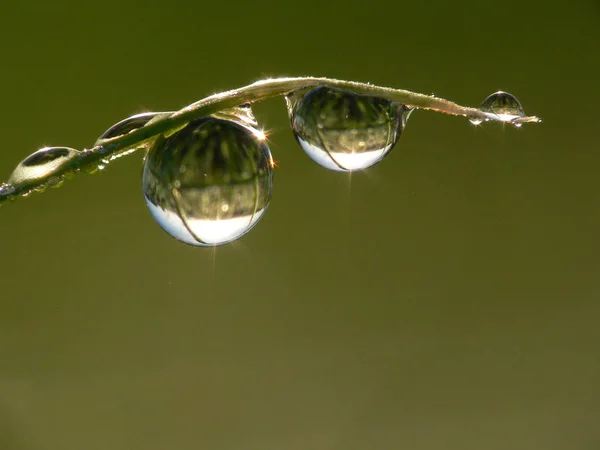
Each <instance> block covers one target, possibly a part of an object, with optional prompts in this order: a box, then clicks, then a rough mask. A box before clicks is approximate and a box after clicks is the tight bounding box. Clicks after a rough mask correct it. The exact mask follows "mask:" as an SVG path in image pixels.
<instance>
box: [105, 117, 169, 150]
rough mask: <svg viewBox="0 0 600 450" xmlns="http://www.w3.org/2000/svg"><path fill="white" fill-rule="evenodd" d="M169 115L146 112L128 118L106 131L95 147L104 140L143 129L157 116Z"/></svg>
mask: <svg viewBox="0 0 600 450" xmlns="http://www.w3.org/2000/svg"><path fill="white" fill-rule="evenodd" d="M165 114H169V113H164V112H146V113H142V114H136V115H135V116H131V117H128V118H127V119H123V120H121V121H120V122H117V123H116V124H114V125H113V126H112V127H110V128H109V129H108V130H106V131H105V132H104V133H102V135H101V136H100V137H99V138H98V139H97V140H96V143H95V144H94V147H95V146H97V145H99V144H100V143H101V142H102V141H103V140H105V139H110V138H114V137H117V136H121V135H123V134H127V133H131V132H132V131H134V130H137V129H138V128H142V127H143V126H144V125H146V124H147V123H148V122H150V121H151V120H152V119H154V118H156V117H157V116H162V115H165Z"/></svg>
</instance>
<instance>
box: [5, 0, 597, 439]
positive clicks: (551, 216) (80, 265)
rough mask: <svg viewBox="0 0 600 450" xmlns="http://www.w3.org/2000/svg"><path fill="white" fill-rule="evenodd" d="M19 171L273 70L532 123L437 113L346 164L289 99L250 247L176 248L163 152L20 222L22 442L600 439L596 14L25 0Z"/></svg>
mask: <svg viewBox="0 0 600 450" xmlns="http://www.w3.org/2000/svg"><path fill="white" fill-rule="evenodd" d="M2 19H3V20H2V27H1V28H0V39H1V42H2V44H1V46H0V57H1V61H2V70H1V71H0V86H2V88H3V95H2V111H3V112H2V113H1V114H2V121H1V122H2V125H1V127H2V135H3V145H2V152H0V171H1V173H2V179H5V178H7V177H8V176H9V174H10V172H11V171H12V169H13V167H14V165H16V163H17V162H18V161H19V160H21V159H22V158H24V157H25V156H26V155H28V154H30V153H31V152H33V151H34V150H36V149H38V148H40V147H42V146H44V145H66V146H71V147H75V148H84V147H89V146H90V145H91V144H92V143H93V142H94V141H95V139H96V137H97V136H98V135H100V134H101V133H102V132H103V131H104V130H105V129H106V128H108V127H109V126H110V125H112V124H113V123H114V122H116V121H118V120H120V119H122V118H124V117H127V116H129V115H131V114H134V113H139V112H143V111H148V110H158V111H161V110H173V109H178V108H180V107H183V106H185V105H187V104H188V103H191V102H193V101H195V100H198V99H200V98H201V97H203V96H205V95H207V94H211V93H214V92H218V91H221V90H226V89H230V88H234V87H238V86H242V85H245V84H248V83H250V82H252V81H255V80H258V79H261V78H264V77H269V76H300V75H313V76H330V77H336V78H342V79H348V80H356V81H368V82H372V83H375V84H380V85H388V86H394V87H399V88H404V89H410V90H414V91H417V92H423V93H432V92H433V93H435V94H437V95H440V96H443V97H446V98H449V99H452V100H455V101H458V102H460V103H463V104H467V105H478V104H479V102H481V100H483V99H484V98H485V97H486V96H487V95H488V94H490V93H492V92H494V91H496V90H498V89H503V90H506V91H509V92H511V93H513V94H515V95H516V96H517V97H518V98H519V99H520V100H521V101H522V103H523V106H524V108H525V111H526V112H527V113H529V114H535V115H539V116H542V117H543V118H544V123H543V124H541V125H530V126H524V127H523V128H522V129H519V130H517V129H514V128H512V127H503V126H502V125H500V124H484V125H483V126H481V127H478V128H475V127H473V126H471V125H470V124H469V123H468V122H467V121H466V120H463V119H459V118H454V117H447V116H443V115H441V114H435V113H428V112H416V113H414V114H413V115H412V116H411V118H410V120H409V123H408V127H407V129H406V132H405V134H404V135H403V136H402V138H401V139H400V142H399V143H398V145H397V146H396V148H395V149H394V150H393V151H392V153H391V155H390V156H389V157H388V158H386V159H385V161H383V162H382V163H381V164H380V165H377V166H375V167H374V168H372V169H370V170H368V171H367V172H365V173H355V174H353V175H352V176H351V177H350V176H348V175H347V174H340V173H333V172H328V171H326V170H325V169H323V168H321V167H319V166H317V165H316V164H315V163H313V162H312V161H311V160H310V159H309V158H308V157H307V156H306V155H305V154H304V153H303V152H302V150H301V149H300V147H299V146H298V145H297V143H296V142H295V141H294V139H293V136H292V133H291V131H290V129H289V125H288V119H287V114H286V110H285V105H284V104H283V101H281V100H279V99H278V100H270V101H268V102H266V103H264V104H261V105H259V106H258V107H257V109H256V114H257V117H258V118H259V120H260V121H261V122H262V123H263V124H264V126H265V127H266V128H267V129H269V130H271V132H272V134H271V150H272V151H273V153H274V156H275V158H276V159H277V160H278V163H279V168H278V169H277V173H276V184H275V192H274V198H273V201H272V203H271V207H270V209H269V211H268V213H267V214H266V215H265V216H264V217H263V219H262V220H261V222H260V223H259V224H258V226H257V227H256V228H254V229H253V231H252V232H250V233H249V234H248V235H247V236H246V237H244V238H243V239H242V240H240V241H238V242H236V243H234V244H232V245H229V246H225V247H219V248H217V249H216V250H213V249H199V248H192V247H188V246H186V245H184V244H180V243H178V242H177V241H175V240H173V239H171V238H170V237H169V236H168V235H167V234H165V233H164V232H163V231H162V230H161V229H160V227H159V226H158V225H157V224H156V223H154V221H153V220H152V219H151V217H150V215H149V212H148V211H147V209H146V206H145V204H144V201H143V197H142V194H141V186H140V184H141V160H140V157H139V156H130V157H128V158H123V159H122V160H119V161H118V162H116V163H115V164H114V165H112V166H110V167H109V168H108V169H107V170H106V171H104V172H102V173H100V174H98V175H94V176H86V175H81V176H79V177H77V178H76V179H75V180H73V181H71V182H69V183H67V184H66V185H65V186H64V187H63V188H62V189H58V190H51V191H49V192H47V193H45V194H43V195H36V196H33V197H32V198H30V199H27V200H22V201H18V202H15V203H14V204H10V205H5V206H4V207H3V208H2V209H1V210H0V232H1V235H2V236H3V237H2V245H1V247H0V248H1V249H2V250H1V251H2V258H1V261H0V299H1V303H0V305H1V314H0V449H1V450H17V449H18V450H38V449H39V450H71V449H78V450H80V449H86V450H96V449H98V450H100V449H102V450H106V449H110V450H121V449H122V450H125V449H145V450H158V449H161V450H166V449H173V450H188V449H209V450H271V449H272V450H287V449H290V450H296V449H298V450H310V449H319V450H321V449H328V450H338V449H339V450H365V449H377V450H383V449H390V450H391V449H411V450H438V449H440V450H441V449H457V450H470V449H473V450H475V449H476V450H481V449H485V450H500V449H502V450H505V449H510V450H521V449H522V450H531V449H544V450H553V449H557V450H558V449H566V448H568V449H570V450H579V449H582V450H588V449H589V450H592V449H598V448H600V427H599V426H598V421H599V419H600V328H599V326H598V324H599V321H600V301H599V299H600V276H599V271H600V240H599V239H598V230H599V229H600V213H599V208H598V207H599V205H600V178H599V177H598V170H599V166H600V152H599V150H600V148H599V146H598V123H597V122H598V104H599V102H600V88H599V87H598V68H599V67H600V59H599V57H598V51H599V48H600V6H599V4H598V2H597V1H596V0H591V1H588V2H582V1H571V2H555V3H547V2H544V3H541V2H540V3H539V4H535V3H527V2H524V3H521V4H519V5H517V4H514V5H509V4H506V5H504V4H501V3H500V4H499V3H497V2H482V1H472V2H444V1H441V0H440V1H431V2H398V1H388V2H383V1H370V2H361V3H349V2H343V1H332V2H324V1H314V0H308V1H303V2H277V1H274V0H273V1H272V0H256V1H253V2H236V1H230V2H202V1H197V2H180V1H172V2H158V1H152V0H151V1H147V2H133V1H129V0H121V1H116V0H106V1H102V2H97V3H86V2H75V1H66V0H56V1H52V2H41V1H38V2H32V1H27V0H25V1H22V2H16V1H8V2H6V3H4V4H3V7H2Z"/></svg>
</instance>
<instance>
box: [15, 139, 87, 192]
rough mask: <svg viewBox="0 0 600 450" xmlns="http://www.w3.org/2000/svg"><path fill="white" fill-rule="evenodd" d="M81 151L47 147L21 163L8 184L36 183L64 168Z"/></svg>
mask: <svg viewBox="0 0 600 450" xmlns="http://www.w3.org/2000/svg"><path fill="white" fill-rule="evenodd" d="M79 153H80V152H79V151H78V150H75V149H72V148H68V147H45V148H42V149H40V150H38V151H37V152H35V153H33V154H31V155H29V156H28V157H27V158H25V159H24V160H23V161H21V162H20V163H19V164H18V165H17V167H16V168H15V170H14V171H13V173H12V174H11V176H10V178H9V179H8V182H9V183H11V184H22V183H29V182H36V181H39V180H42V179H44V178H46V177H49V176H50V175H52V174H53V173H56V172H58V171H59V170H60V169H62V168H64V167H65V165H67V164H68V163H70V162H72V161H73V160H74V159H76V158H77V157H78V156H79Z"/></svg>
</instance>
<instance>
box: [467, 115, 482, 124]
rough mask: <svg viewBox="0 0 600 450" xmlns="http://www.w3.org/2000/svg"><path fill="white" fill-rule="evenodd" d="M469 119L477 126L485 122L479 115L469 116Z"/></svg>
mask: <svg viewBox="0 0 600 450" xmlns="http://www.w3.org/2000/svg"><path fill="white" fill-rule="evenodd" d="M467 119H468V120H469V122H471V123H472V124H473V125H475V126H477V125H481V124H482V123H483V119H482V118H480V117H478V116H471V117H467Z"/></svg>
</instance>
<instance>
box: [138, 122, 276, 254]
mask: <svg viewBox="0 0 600 450" xmlns="http://www.w3.org/2000/svg"><path fill="white" fill-rule="evenodd" d="M248 123H249V122H248V121H247V120H233V119H225V118H218V117H213V116H210V117H204V118H201V119H198V120H195V121H193V122H191V123H189V124H188V125H187V126H186V127H184V128H183V129H181V130H180V131H178V132H177V133H175V134H173V135H171V136H169V137H167V138H165V137H164V136H162V137H159V138H157V139H156V141H155V142H154V144H153V146H152V147H151V148H150V150H149V152H148V155H147V158H146V161H145V163H144V172H143V177H142V190H143V192H144V197H145V199H146V204H147V205H148V208H149V209H150V213H151V214H152V216H153V217H154V219H155V220H156V221H157V222H158V223H159V225H160V226H161V227H162V228H163V229H164V230H165V231H166V232H167V233H169V234H170V235H171V236H173V237H174V238H176V239H178V240H180V241H182V242H185V243H187V244H191V245H196V246H215V245H221V244H226V243H228V242H231V241H234V240H236V239H238V238H240V237H241V236H243V235H244V234H246V233H247V232H248V231H249V230H250V229H251V228H252V227H253V226H254V225H255V224H256V223H257V222H258V220H259V219H260V217H261V216H262V215H263V214H264V212H265V211H266V210H267V207H268V205H269V202H270V200H271V194H272V189H273V169H272V168H271V166H270V164H269V161H270V160H271V152H270V150H269V147H268V146H267V144H266V141H264V140H261V139H258V138H257V136H256V129H255V128H254V127H252V126H250V125H248ZM182 167H185V170H181V168H182Z"/></svg>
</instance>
